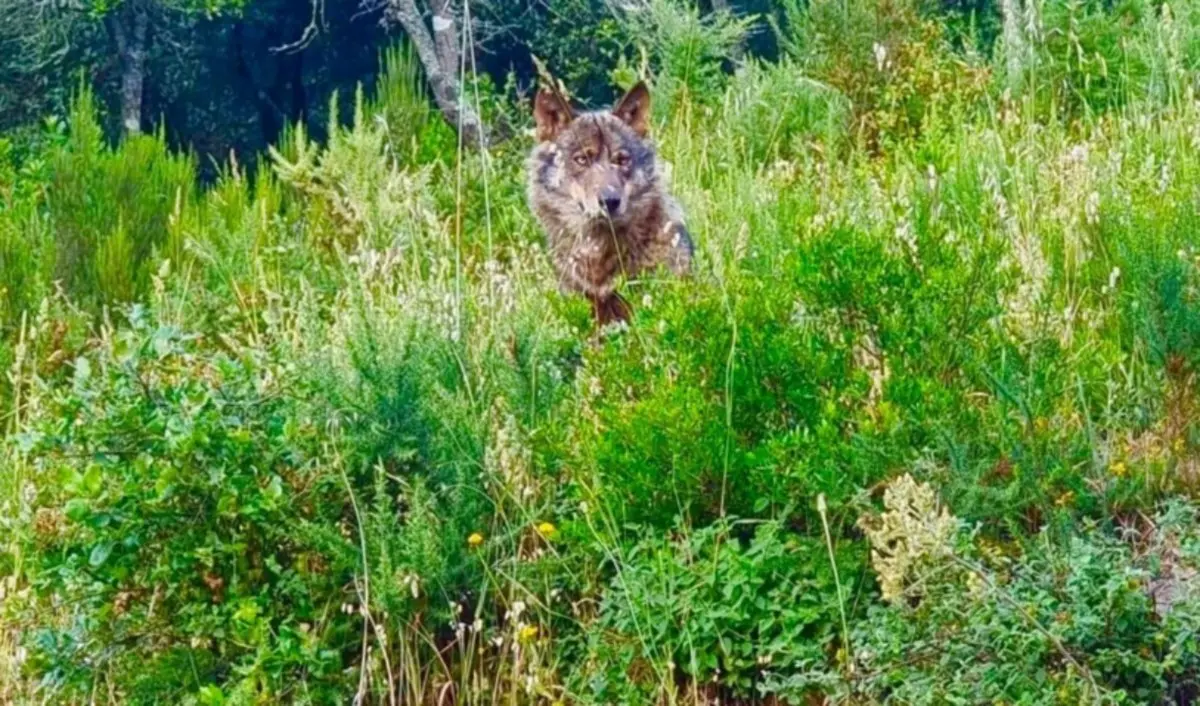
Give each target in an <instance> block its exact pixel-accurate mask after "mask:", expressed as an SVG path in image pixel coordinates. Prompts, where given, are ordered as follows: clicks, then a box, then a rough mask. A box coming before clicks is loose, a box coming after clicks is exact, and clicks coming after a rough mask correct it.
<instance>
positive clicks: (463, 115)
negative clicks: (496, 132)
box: [388, 0, 485, 145]
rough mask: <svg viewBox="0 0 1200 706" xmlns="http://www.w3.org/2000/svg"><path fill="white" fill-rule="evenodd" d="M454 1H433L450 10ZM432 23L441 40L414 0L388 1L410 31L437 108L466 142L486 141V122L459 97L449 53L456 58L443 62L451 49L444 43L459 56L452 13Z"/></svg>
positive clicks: (390, 9) (436, 16) (393, 14)
mask: <svg viewBox="0 0 1200 706" xmlns="http://www.w3.org/2000/svg"><path fill="white" fill-rule="evenodd" d="M450 6H451V0H434V7H435V8H439V9H441V10H444V11H445V10H449V9H450ZM436 12H437V10H435V14H434V18H433V24H434V32H435V33H436V34H437V36H438V39H439V41H435V40H434V34H433V33H431V32H430V31H429V28H428V27H427V26H426V25H425V21H424V19H422V17H421V13H420V11H419V10H418V9H417V5H416V2H415V0H388V14H389V15H390V16H391V17H392V18H393V19H395V20H396V21H397V22H399V23H400V26H401V27H403V28H404V31H405V33H407V34H408V38H409V40H410V41H411V42H412V43H413V47H415V48H416V50H417V57H418V58H419V59H420V60H421V65H422V66H424V67H425V78H426V79H427V80H428V81H429V86H430V88H432V89H433V99H434V101H435V102H436V103H437V106H438V109H439V110H441V111H442V115H443V116H445V118H446V120H447V121H449V123H450V124H451V125H454V126H455V127H457V128H458V129H459V131H460V135H461V136H462V138H463V142H464V143H465V144H467V145H480V144H483V143H484V142H485V137H484V130H483V122H482V121H481V120H480V118H479V115H478V114H477V113H476V112H475V110H474V109H473V108H472V107H471V106H470V104H468V103H467V102H466V101H465V100H460V95H461V88H462V86H461V84H460V83H459V80H458V69H459V66H458V63H457V61H456V60H455V59H454V58H452V57H449V56H447V57H446V60H448V61H454V62H455V63H453V64H451V65H446V64H445V63H443V55H442V52H443V51H448V49H447V48H445V47H443V45H447V46H448V45H451V44H453V57H458V56H459V53H458V45H457V43H458V41H459V37H458V32H457V30H456V29H455V27H456V24H457V23H455V22H454V19H453V14H450V15H449V16H446V15H439V14H436Z"/></svg>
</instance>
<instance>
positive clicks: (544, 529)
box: [537, 522, 558, 539]
mask: <svg viewBox="0 0 1200 706" xmlns="http://www.w3.org/2000/svg"><path fill="white" fill-rule="evenodd" d="M537 531H538V534H540V535H542V536H543V537H545V538H546V539H553V538H554V535H556V534H558V528H557V527H555V526H554V525H552V524H551V523H549V522H543V523H542V524H540V525H538V526H537Z"/></svg>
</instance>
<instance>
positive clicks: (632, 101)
mask: <svg viewBox="0 0 1200 706" xmlns="http://www.w3.org/2000/svg"><path fill="white" fill-rule="evenodd" d="M612 112H613V115H615V116H617V117H618V118H620V119H621V121H622V122H624V123H625V124H626V125H628V126H629V127H631V128H633V131H634V132H636V133H637V134H638V137H645V136H646V133H647V132H649V131H650V89H649V88H646V82H645V81H638V84H637V85H636V86H634V87H633V88H631V89H629V93H626V94H625V97H624V98H622V99H621V100H620V101H618V102H617V105H616V106H615V107H613V110H612Z"/></svg>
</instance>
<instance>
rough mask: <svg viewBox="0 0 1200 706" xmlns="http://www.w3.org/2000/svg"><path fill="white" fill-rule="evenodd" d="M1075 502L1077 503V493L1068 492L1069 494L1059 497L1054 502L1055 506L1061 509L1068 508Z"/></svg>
mask: <svg viewBox="0 0 1200 706" xmlns="http://www.w3.org/2000/svg"><path fill="white" fill-rule="evenodd" d="M1073 502H1075V493H1073V492H1072V491H1070V490H1068V491H1067V492H1065V493H1063V494H1062V495H1060V496H1058V499H1057V500H1055V501H1054V504H1055V505H1057V506H1059V507H1066V506H1068V505H1070V504H1071V503H1073Z"/></svg>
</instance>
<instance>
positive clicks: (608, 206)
mask: <svg viewBox="0 0 1200 706" xmlns="http://www.w3.org/2000/svg"><path fill="white" fill-rule="evenodd" d="M600 203H602V204H604V210H606V211H608V215H610V216H615V215H617V211H620V210H621V197H620V196H619V195H617V194H604V195H603V196H601V197H600Z"/></svg>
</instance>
